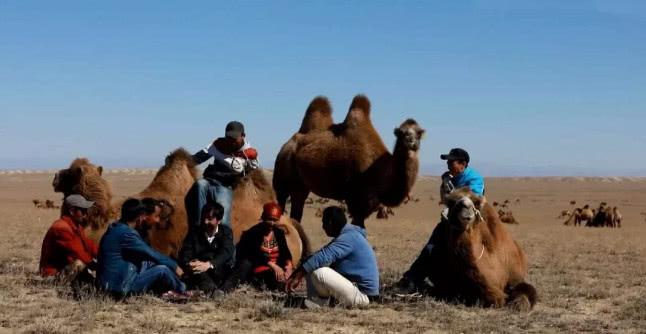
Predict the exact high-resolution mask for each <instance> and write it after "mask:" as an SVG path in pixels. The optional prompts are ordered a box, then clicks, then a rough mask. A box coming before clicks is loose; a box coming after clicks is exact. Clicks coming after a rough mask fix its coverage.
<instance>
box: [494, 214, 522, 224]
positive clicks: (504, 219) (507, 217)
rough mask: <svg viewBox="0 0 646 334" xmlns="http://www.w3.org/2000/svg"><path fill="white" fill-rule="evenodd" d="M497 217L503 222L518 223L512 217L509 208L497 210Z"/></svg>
mask: <svg viewBox="0 0 646 334" xmlns="http://www.w3.org/2000/svg"><path fill="white" fill-rule="evenodd" d="M498 217H499V218H500V221H501V222H503V223H505V224H516V225H517V224H520V223H519V222H518V221H517V220H516V218H514V214H513V212H511V210H506V211H503V210H498Z"/></svg>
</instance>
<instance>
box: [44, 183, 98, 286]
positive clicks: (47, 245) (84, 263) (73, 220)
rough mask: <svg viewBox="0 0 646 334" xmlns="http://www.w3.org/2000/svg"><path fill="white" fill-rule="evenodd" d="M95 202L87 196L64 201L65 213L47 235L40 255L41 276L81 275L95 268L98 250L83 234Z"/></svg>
mask: <svg viewBox="0 0 646 334" xmlns="http://www.w3.org/2000/svg"><path fill="white" fill-rule="evenodd" d="M92 205H94V202H92V201H88V200H86V199H85V198H84V197H83V196H81V195H78V194H74V195H69V196H67V197H66V198H65V201H64V213H63V215H62V216H61V218H60V219H58V220H57V221H55V222H54V223H53V224H52V226H51V227H50V228H49V230H48V231H47V234H45V238H44V239H43V247H42V250H41V253H40V274H41V275H42V276H43V277H48V276H57V275H60V274H61V273H63V272H64V271H65V270H66V269H70V268H72V267H73V268H74V270H72V272H75V273H78V272H79V271H82V270H84V269H85V268H90V269H91V268H92V267H93V265H94V263H95V259H96V257H97V253H98V248H97V246H96V244H95V243H94V242H92V240H90V239H88V238H87V236H86V235H85V231H84V230H83V227H84V224H85V221H86V218H87V211H88V209H89V208H91V207H92Z"/></svg>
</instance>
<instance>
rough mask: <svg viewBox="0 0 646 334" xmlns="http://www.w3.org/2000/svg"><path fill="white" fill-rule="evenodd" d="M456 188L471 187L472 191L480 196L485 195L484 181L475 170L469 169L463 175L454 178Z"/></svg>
mask: <svg viewBox="0 0 646 334" xmlns="http://www.w3.org/2000/svg"><path fill="white" fill-rule="evenodd" d="M451 182H452V183H453V185H454V186H455V188H456V189H457V188H462V187H467V186H468V187H469V188H471V191H473V192H474V193H476V194H477V195H479V196H483V195H484V179H483V178H482V176H480V173H478V172H477V171H476V170H475V169H473V168H471V167H468V166H467V168H466V169H465V170H464V172H462V174H460V175H457V176H455V177H453V179H452V180H451Z"/></svg>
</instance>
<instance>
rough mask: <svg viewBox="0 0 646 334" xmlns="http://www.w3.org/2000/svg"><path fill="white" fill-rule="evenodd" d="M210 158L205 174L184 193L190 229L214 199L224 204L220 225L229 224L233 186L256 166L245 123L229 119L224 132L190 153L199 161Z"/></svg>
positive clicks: (198, 223) (255, 154)
mask: <svg viewBox="0 0 646 334" xmlns="http://www.w3.org/2000/svg"><path fill="white" fill-rule="evenodd" d="M210 158H213V163H211V164H210V165H209V166H208V167H207V168H206V169H205V170H204V174H203V176H204V178H202V179H200V180H197V181H196V182H195V183H194V184H193V186H192V187H191V189H190V190H189V191H188V193H187V194H186V198H185V204H186V213H187V215H188V224H189V228H190V229H194V228H197V227H199V226H200V222H201V221H202V217H200V215H201V211H202V208H203V207H204V205H205V204H206V203H207V201H210V202H217V203H220V204H221V205H222V207H223V208H224V215H223V218H222V222H221V224H222V225H226V226H229V227H230V226H231V202H232V201H233V188H234V187H235V185H236V184H237V182H238V181H239V180H240V178H241V177H242V176H244V175H245V174H246V173H248V172H249V171H251V170H253V169H256V168H258V160H257V159H258V152H257V151H256V150H255V149H254V148H253V147H251V145H249V142H248V141H247V140H246V135H245V130H244V125H242V123H240V122H238V121H232V122H229V123H228V124H227V126H226V128H225V136H224V137H221V138H218V139H216V140H214V141H213V142H212V143H211V144H209V146H207V147H206V148H205V149H203V150H200V151H198V152H197V153H195V154H194V155H193V159H194V160H195V162H196V163H197V164H198V165H199V164H201V163H203V162H205V161H207V160H209V159H210Z"/></svg>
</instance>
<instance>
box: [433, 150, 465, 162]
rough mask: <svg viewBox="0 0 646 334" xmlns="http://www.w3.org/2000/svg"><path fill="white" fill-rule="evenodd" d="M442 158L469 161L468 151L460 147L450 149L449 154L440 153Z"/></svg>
mask: <svg viewBox="0 0 646 334" xmlns="http://www.w3.org/2000/svg"><path fill="white" fill-rule="evenodd" d="M440 159H442V160H460V161H466V162H467V163H469V153H467V151H465V150H463V149H461V148H454V149H452V150H451V151H450V152H449V154H442V155H440Z"/></svg>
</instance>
